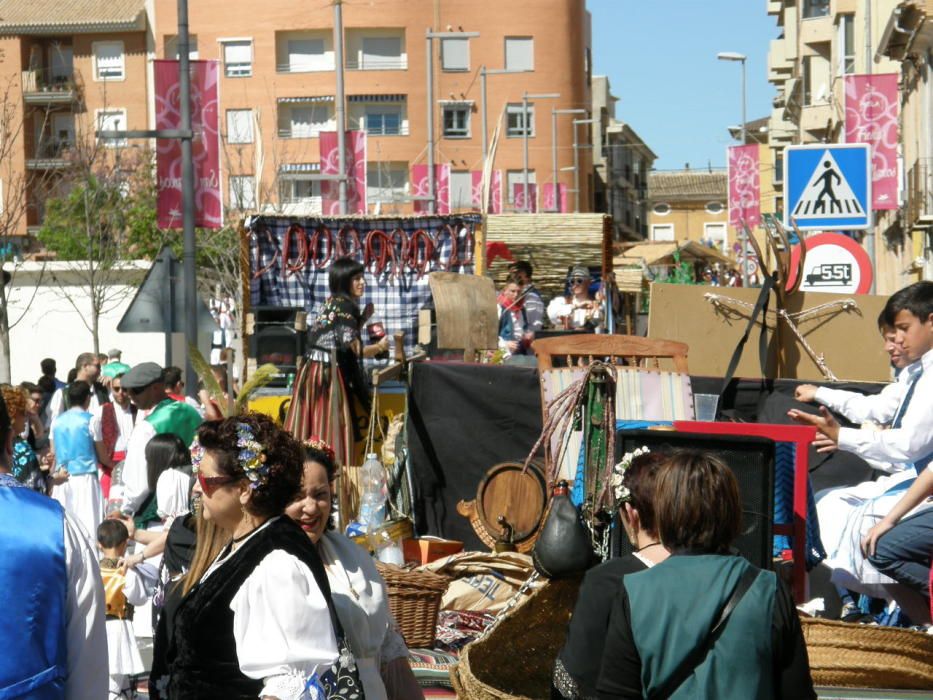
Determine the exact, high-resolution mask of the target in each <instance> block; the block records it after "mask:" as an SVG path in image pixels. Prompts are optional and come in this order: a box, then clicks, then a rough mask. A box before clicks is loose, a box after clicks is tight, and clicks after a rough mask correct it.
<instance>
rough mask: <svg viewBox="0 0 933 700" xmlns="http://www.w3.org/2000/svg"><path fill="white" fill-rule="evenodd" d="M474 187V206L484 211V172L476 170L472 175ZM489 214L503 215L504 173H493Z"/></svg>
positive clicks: (495, 171) (499, 171)
mask: <svg viewBox="0 0 933 700" xmlns="http://www.w3.org/2000/svg"><path fill="white" fill-rule="evenodd" d="M470 177H471V179H472V185H473V198H472V202H473V206H474V207H476V209H478V210H479V211H482V209H483V171H482V170H474V171H472V172H471V173H470ZM487 213H488V214H501V213H502V171H501V170H493V171H492V183H491V184H490V186H489V208H488V211H487Z"/></svg>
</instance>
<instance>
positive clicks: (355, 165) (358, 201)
mask: <svg viewBox="0 0 933 700" xmlns="http://www.w3.org/2000/svg"><path fill="white" fill-rule="evenodd" d="M319 140H320V147H321V156H320V157H321V174H322V175H337V174H338V173H339V172H340V160H339V156H340V151H339V150H338V149H337V132H336V131H322V132H321V133H320V139H319ZM344 153H345V156H344V158H345V164H346V167H347V176H348V177H349V179H348V180H347V214H365V213H366V212H367V208H366V132H365V131H347V132H345V140H344ZM321 210H322V212H323V213H324V215H325V216H336V215H338V214H339V213H340V185H339V183H338V182H337V181H336V180H324V181H322V182H321Z"/></svg>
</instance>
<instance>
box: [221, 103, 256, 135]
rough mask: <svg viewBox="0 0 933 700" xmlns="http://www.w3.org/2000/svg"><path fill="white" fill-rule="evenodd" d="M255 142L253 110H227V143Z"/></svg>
mask: <svg viewBox="0 0 933 700" xmlns="http://www.w3.org/2000/svg"><path fill="white" fill-rule="evenodd" d="M252 142H253V110H251V109H228V110H227V143H252Z"/></svg>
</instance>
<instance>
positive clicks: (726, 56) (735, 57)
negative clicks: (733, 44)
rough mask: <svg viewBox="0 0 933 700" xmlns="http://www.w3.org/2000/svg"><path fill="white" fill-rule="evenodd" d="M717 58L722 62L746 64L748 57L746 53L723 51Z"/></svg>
mask: <svg viewBox="0 0 933 700" xmlns="http://www.w3.org/2000/svg"><path fill="white" fill-rule="evenodd" d="M716 58H718V59H719V60H720V61H741V62H742V63H745V59H746V56H745V54H744V53H736V52H734V51H721V52H720V53H717V54H716Z"/></svg>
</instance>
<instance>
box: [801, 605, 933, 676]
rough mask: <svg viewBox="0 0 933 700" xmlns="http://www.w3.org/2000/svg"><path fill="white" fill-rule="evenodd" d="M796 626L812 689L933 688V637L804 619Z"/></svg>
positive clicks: (900, 630) (907, 631)
mask: <svg viewBox="0 0 933 700" xmlns="http://www.w3.org/2000/svg"><path fill="white" fill-rule="evenodd" d="M800 625H801V627H802V628H803V636H804V639H805V640H806V642H807V654H808V655H809V657H810V672H811V674H812V676H813V683H814V684H815V685H824V686H842V687H850V688H852V687H859V688H890V689H897V690H929V689H931V688H933V636H930V635H928V634H923V633H921V632H914V631H911V630H905V629H897V628H894V627H876V626H872V625H859V624H853V623H846V622H835V621H831V620H821V619H819V618H813V617H804V616H801V618H800Z"/></svg>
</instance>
